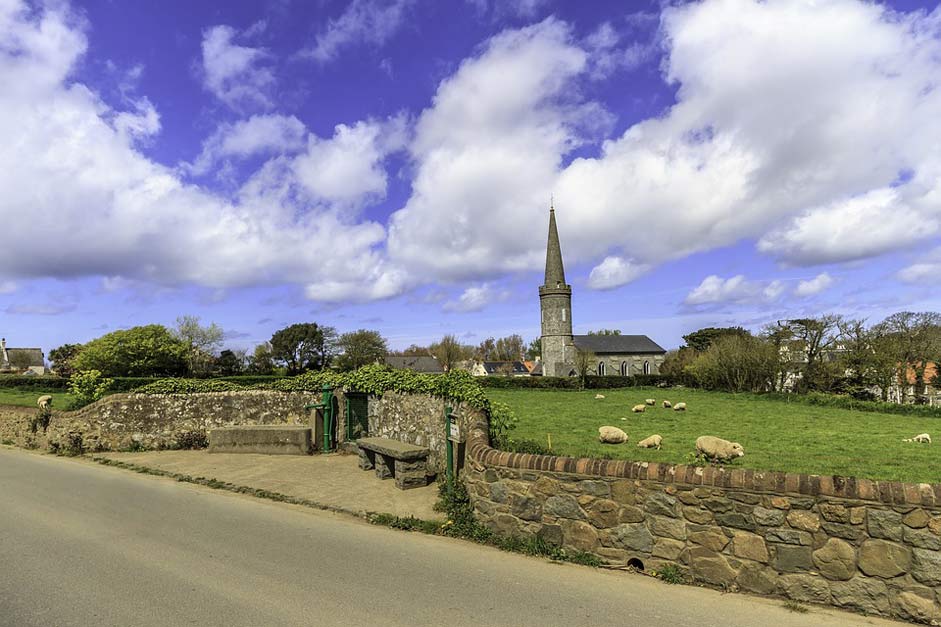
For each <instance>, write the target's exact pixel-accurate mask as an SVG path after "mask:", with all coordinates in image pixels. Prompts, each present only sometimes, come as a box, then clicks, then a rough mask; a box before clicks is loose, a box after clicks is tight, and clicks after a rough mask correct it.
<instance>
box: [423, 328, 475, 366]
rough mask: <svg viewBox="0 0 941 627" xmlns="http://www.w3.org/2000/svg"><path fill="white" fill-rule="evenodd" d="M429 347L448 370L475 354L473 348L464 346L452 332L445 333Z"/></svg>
mask: <svg viewBox="0 0 941 627" xmlns="http://www.w3.org/2000/svg"><path fill="white" fill-rule="evenodd" d="M428 348H429V349H430V350H431V354H432V355H433V356H434V357H436V358H437V359H438V363H439V364H441V367H442V368H444V370H445V371H446V372H449V371H451V370H452V369H453V368H454V367H455V366H457V364H458V363H459V362H461V361H464V360H466V359H470V358H471V356H473V354H474V350H473V348H471V347H467V346H464V345H463V344H461V343H460V341H458V339H457V337H455V336H454V335H451V334H448V335H445V336H444V337H442V338H441V339H440V340H439V341H437V342H435V343H433V344H432V345H431V346H429V347H428Z"/></svg>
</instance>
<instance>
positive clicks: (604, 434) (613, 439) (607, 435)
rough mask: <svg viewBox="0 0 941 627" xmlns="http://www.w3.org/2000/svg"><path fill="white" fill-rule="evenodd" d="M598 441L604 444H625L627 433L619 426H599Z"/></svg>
mask: <svg viewBox="0 0 941 627" xmlns="http://www.w3.org/2000/svg"><path fill="white" fill-rule="evenodd" d="M598 441H599V442H603V443H604V444H623V443H624V442H627V434H626V433H624V432H623V431H621V430H620V429H618V428H617V427H598Z"/></svg>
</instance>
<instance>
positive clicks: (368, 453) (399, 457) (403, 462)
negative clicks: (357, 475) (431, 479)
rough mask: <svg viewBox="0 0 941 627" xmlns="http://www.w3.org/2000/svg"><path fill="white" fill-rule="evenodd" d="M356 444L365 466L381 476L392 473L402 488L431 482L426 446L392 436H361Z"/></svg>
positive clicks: (361, 464) (363, 467)
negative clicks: (395, 438)
mask: <svg viewBox="0 0 941 627" xmlns="http://www.w3.org/2000/svg"><path fill="white" fill-rule="evenodd" d="M356 444H357V446H358V447H359V467H360V468H362V469H363V470H371V469H373V468H375V469H376V476H377V477H379V478H380V479H388V478H389V477H393V478H394V479H395V487H397V488H399V489H401V490H408V489H409V488H418V487H422V486H426V485H428V472H427V466H428V453H430V451H429V450H428V449H427V448H425V447H423V446H415V445H414V444H406V443H405V442H399V441H398V440H390V439H389V438H360V439H358V440H356Z"/></svg>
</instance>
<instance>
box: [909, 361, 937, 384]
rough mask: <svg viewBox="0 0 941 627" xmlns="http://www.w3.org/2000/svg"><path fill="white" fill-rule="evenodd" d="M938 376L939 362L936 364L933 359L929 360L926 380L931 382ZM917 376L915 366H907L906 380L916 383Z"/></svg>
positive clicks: (926, 366)
mask: <svg viewBox="0 0 941 627" xmlns="http://www.w3.org/2000/svg"><path fill="white" fill-rule="evenodd" d="M937 376H938V364H936V363H935V362H933V361H929V362H928V363H926V364H925V376H924V382H925V383H929V384H930V383H933V382H934V380H935V377H937ZM916 378H917V377H916V376H915V368H914V367H912V366H909V367H908V368H906V371H905V380H906V381H908V384H909V385H915V379H916Z"/></svg>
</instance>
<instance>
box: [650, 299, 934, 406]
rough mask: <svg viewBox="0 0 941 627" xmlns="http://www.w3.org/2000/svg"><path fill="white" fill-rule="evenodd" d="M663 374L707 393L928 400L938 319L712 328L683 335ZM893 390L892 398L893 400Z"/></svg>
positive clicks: (917, 316)
mask: <svg viewBox="0 0 941 627" xmlns="http://www.w3.org/2000/svg"><path fill="white" fill-rule="evenodd" d="M683 339H684V341H685V342H686V344H685V345H684V346H683V347H681V348H680V349H678V350H675V351H670V352H669V353H668V354H667V357H666V360H665V362H664V364H663V365H662V366H661V368H660V372H661V373H662V374H666V375H671V376H674V377H683V378H687V379H689V380H691V382H694V383H695V384H697V385H700V386H702V387H704V388H708V389H717V390H726V391H732V392H742V391H753V392H765V391H794V392H798V393H802V392H811V391H819V392H828V393H836V394H848V395H851V396H853V397H856V398H860V399H870V400H875V399H879V400H882V401H889V400H895V401H901V400H904V399H903V398H902V397H901V396H900V395H901V394H904V390H905V389H906V388H908V387H909V386H910V385H912V386H913V396H914V398H913V400H914V402H916V403H919V402H925V400H926V399H925V386H926V385H928V384H934V383H935V382H936V380H937V379H938V372H937V370H936V369H935V368H934V366H933V365H932V364H936V363H941V314H939V313H937V312H933V311H926V312H910V311H903V312H898V313H895V314H892V315H890V316H888V317H887V318H885V319H884V320H882V321H880V322H878V323H874V324H868V322H867V321H866V320H861V319H854V318H849V317H845V316H840V315H833V314H829V315H823V316H819V317H815V318H799V319H792V320H779V321H777V322H774V323H771V324H768V325H766V326H764V327H763V328H762V329H761V330H760V331H759V332H758V333H751V332H749V331H747V330H746V329H744V328H742V327H709V328H705V329H700V330H698V331H695V332H693V333H690V334H688V335H685V336H683ZM893 392H894V393H895V394H896V395H897V396H896V398H891V395H892V394H893Z"/></svg>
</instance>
